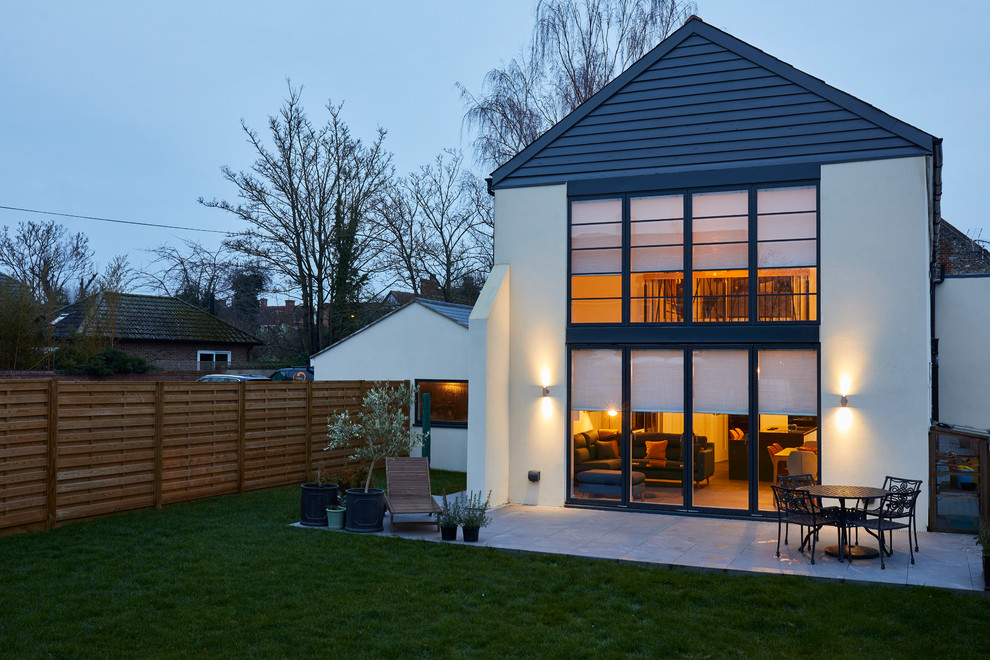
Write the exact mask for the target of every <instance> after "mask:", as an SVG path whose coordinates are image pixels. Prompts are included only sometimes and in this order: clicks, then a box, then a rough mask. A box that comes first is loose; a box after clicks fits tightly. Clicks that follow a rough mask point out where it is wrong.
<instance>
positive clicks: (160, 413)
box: [155, 381, 165, 509]
mask: <svg viewBox="0 0 990 660" xmlns="http://www.w3.org/2000/svg"><path fill="white" fill-rule="evenodd" d="M164 429H165V383H164V382H162V381H157V382H156V383H155V508H156V509H160V508H162V449H163V448H162V441H163V436H164V435H165V432H164Z"/></svg>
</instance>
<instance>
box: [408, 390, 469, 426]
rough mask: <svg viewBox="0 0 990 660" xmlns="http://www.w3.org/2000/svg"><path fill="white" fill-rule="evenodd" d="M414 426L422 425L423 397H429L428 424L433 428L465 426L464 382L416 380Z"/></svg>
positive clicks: (466, 411)
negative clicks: (425, 395)
mask: <svg viewBox="0 0 990 660" xmlns="http://www.w3.org/2000/svg"><path fill="white" fill-rule="evenodd" d="M416 387H418V388H419V394H418V395H417V396H416V424H417V425H421V424H422V423H423V395H424V394H429V395H430V423H431V424H433V425H435V426H461V427H463V426H467V421H468V384H467V381H464V380H444V381H440V380H417V381H416Z"/></svg>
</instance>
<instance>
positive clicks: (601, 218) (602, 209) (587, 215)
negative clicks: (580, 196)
mask: <svg viewBox="0 0 990 660" xmlns="http://www.w3.org/2000/svg"><path fill="white" fill-rule="evenodd" d="M586 222H622V200H621V199H602V200H594V201H590V202H572V203H571V224H575V225H581V224H584V223H586Z"/></svg>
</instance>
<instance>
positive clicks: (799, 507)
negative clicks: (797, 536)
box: [770, 486, 838, 564]
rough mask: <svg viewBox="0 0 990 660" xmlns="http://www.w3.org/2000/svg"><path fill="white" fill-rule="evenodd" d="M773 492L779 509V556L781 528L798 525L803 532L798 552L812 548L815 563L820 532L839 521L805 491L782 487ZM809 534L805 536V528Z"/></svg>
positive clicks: (812, 559)
mask: <svg viewBox="0 0 990 660" xmlns="http://www.w3.org/2000/svg"><path fill="white" fill-rule="evenodd" d="M770 488H771V489H772V490H773V501H774V504H775V505H776V507H777V556H778V557H779V556H780V528H781V526H782V525H784V526H786V525H798V526H799V527H800V528H801V531H802V537H801V545H800V547H799V548H798V552H804V547H805V546H806V545H810V547H811V563H812V564H814V563H815V544H816V542H817V537H818V534H817V532H818V530H820V529H821V528H822V527H824V526H825V525H837V524H838V521H837V519H836V518H835V517H834V516H833V515H832V514H831V513H830V511H829V510H826V509H821V508H819V507H818V506H817V505H815V502H814V499H813V498H812V497H811V495H809V494H808V493H807V491H803V490H792V489H790V488H782V487H780V486H770ZM805 527H807V528H808V533H807V534H804V533H803V532H804V528H805ZM784 545H787V531H786V527H785V531H784Z"/></svg>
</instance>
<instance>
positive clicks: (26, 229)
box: [0, 220, 96, 311]
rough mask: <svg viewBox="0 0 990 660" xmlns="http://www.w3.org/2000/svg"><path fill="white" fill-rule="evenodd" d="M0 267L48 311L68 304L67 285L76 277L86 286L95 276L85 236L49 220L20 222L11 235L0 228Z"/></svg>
mask: <svg viewBox="0 0 990 660" xmlns="http://www.w3.org/2000/svg"><path fill="white" fill-rule="evenodd" d="M0 266H2V267H3V268H4V269H5V270H6V272H7V274H9V275H10V276H11V277H13V278H14V279H16V280H18V281H20V282H22V283H24V284H25V285H26V286H27V287H28V289H30V291H31V293H32V294H33V295H34V296H35V298H36V299H38V300H40V301H41V302H42V303H43V304H44V306H45V308H46V310H48V311H52V310H54V309H56V308H57V307H59V306H61V305H64V304H66V303H68V302H69V296H70V293H71V292H70V290H69V285H70V283H73V282H75V281H76V279H77V278H78V280H79V282H80V283H81V284H83V283H86V285H87V286H88V284H89V283H92V281H93V279H94V278H95V277H96V274H95V272H94V270H93V251H92V250H90V248H89V239H88V238H87V237H86V235H85V234H83V233H81V232H80V233H78V234H75V235H70V234H69V233H68V231H66V229H65V227H63V226H62V225H59V224H56V223H55V222H54V221H52V220H49V221H48V222H33V221H28V222H21V223H19V224H18V225H17V232H16V233H14V234H13V235H11V234H10V231H9V229H8V228H7V227H4V230H3V236H2V237H0Z"/></svg>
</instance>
